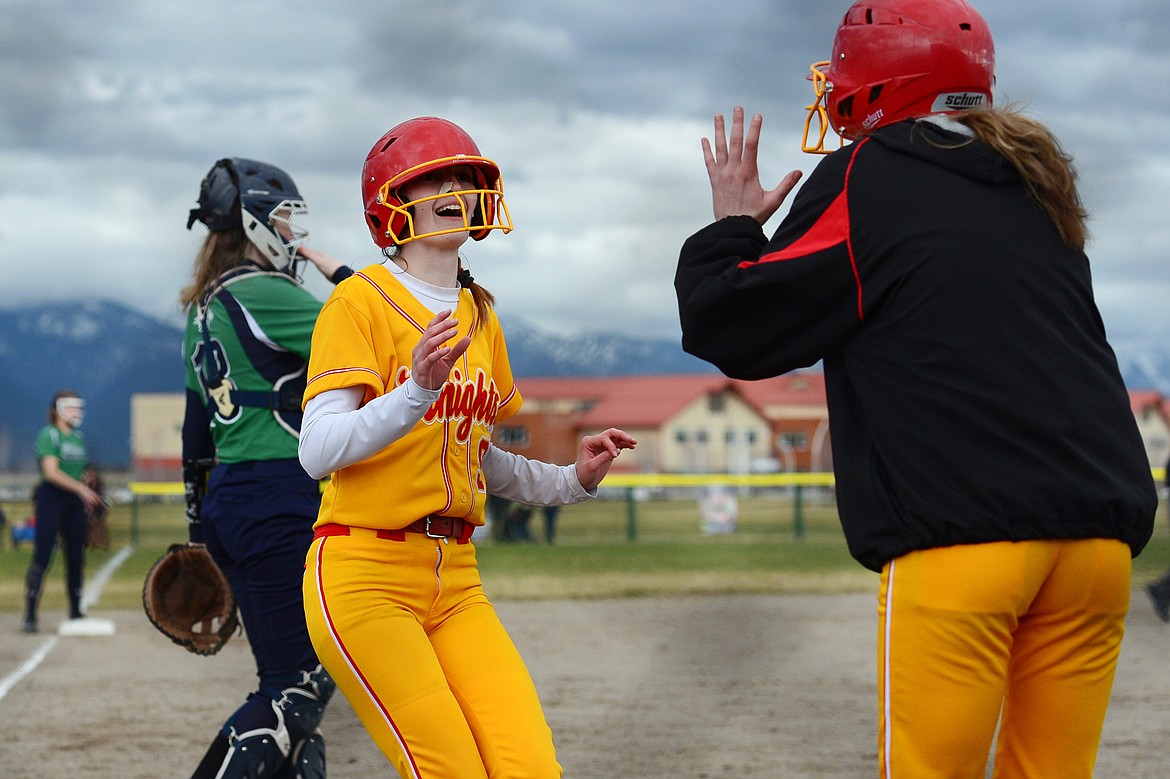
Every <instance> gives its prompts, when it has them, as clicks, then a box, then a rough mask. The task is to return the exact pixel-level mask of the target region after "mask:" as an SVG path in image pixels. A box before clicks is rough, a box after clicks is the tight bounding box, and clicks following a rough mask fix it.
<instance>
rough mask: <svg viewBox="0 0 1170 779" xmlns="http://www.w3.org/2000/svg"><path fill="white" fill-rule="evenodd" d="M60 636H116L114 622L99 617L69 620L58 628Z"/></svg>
mask: <svg viewBox="0 0 1170 779" xmlns="http://www.w3.org/2000/svg"><path fill="white" fill-rule="evenodd" d="M57 635H59V636H112V635H114V621H113V620H110V619H99V618H98V617H82V618H81V619H67V620H65V621H64V622H62V623H61V627H59V628H57Z"/></svg>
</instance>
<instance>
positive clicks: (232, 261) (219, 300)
mask: <svg viewBox="0 0 1170 779" xmlns="http://www.w3.org/2000/svg"><path fill="white" fill-rule="evenodd" d="M307 211H308V208H307V207H306V205H305V202H304V200H303V199H302V198H301V195H300V193H299V192H298V191H297V188H296V185H295V184H294V183H293V181H292V179H291V178H290V177H289V176H288V174H287V173H285V172H284V171H283V170H281V169H279V168H277V167H274V166H272V165H268V164H266V163H263V162H257V161H255V160H248V159H243V158H238V157H235V158H230V159H222V160H219V161H218V162H216V163H215V165H214V166H213V167H212V168H211V171H210V172H209V173H208V174H207V176H206V178H204V180H203V184H202V187H201V189H200V193H199V206H198V208H195V209H193V210H192V211H191V215H190V219H189V220H188V222H187V228H188V229H190V228H191V227H192V226H193V225H194V224H195V222H197V221H198V222H202V223H203V224H204V225H205V226H206V227H207V229H208V230H209V231H210V232H209V234H208V236H207V238H206V239H205V240H204V242H203V245H202V247H201V248H200V250H199V252H198V254H197V255H196V258H195V267H194V279H193V281H192V283H191V284H190V285H189V286H188V287H187V288H186V289H184V290H183V292H182V294H181V296H180V301H181V302H182V304H183V306H184V308H185V310H186V313H187V325H186V332H185V335H184V339H183V359H184V362H185V364H186V387H187V411H186V416H185V419H184V422H183V480H184V482H185V485H186V498H187V520H188V528H189V537H190V543H192V544H206V546H207V550H208V551H209V552H210V553H211V557H212V558H213V559H214V561H215V563H216V564H217V565H218V566H219V567H220V569H221V570H222V571H223V573H224V575H225V576H226V577H227V580H228V582H229V583H230V584H231V588H232V593H233V594H234V596H235V599H236V601H237V602H238V604H239V611H240V617H241V619H242V622H243V625H244V629H245V631H246V634H247V637H248V641H249V643H250V645H251V648H252V653H253V655H254V656H255V659H256V669H257V676H258V677H259V686H258V689H257V690H256V691H254V692H251V693H250V694H249V695H248V696H247V698H246V700H245V701H244V703H243V705H242V706H240V707H239V708H238V709H237V710H236V711H235V713H233V714H232V715H231V716H230V717H229V718H228V719H227V721H226V722H225V723H224V724H223V726H222V728H220V730H219V732H218V733H217V734H216V735H215V737H214V739H213V740H212V743H211V746H210V747H209V748H208V750H207V753H206V755H205V756H204V758H203V760H202V761H201V763H200V765H199V767H198V768H197V769H196V771H195V773H194V775H193V778H192V779H203V777H214V778H215V779H239V778H240V777H248V778H249V779H269V778H270V777H278V778H279V779H289V778H291V777H305V778H307V777H314V778H317V777H324V776H325V750H324V741H323V740H322V738H321V735H320V733H319V731H318V730H317V726H318V724H319V723H320V720H321V717H322V716H323V714H324V708H325V704H326V703H327V701H328V699H329V696H330V695H331V694H332V692H333V682H332V680H331V679H330V678H329V676H328V674H326V673H325V672H324V671H323V670H322V668H321V666H320V664H319V663H318V661H317V657H316V654H315V653H314V651H313V646H312V644H311V643H310V641H309V635H308V632H307V630H306V628H305V614H304V608H303V606H302V603H301V579H302V575H303V568H304V559H305V553H306V551H307V550H308V548H309V544H310V542H311V541H312V537H313V529H312V527H313V521H314V520H315V519H316V517H317V510H318V506H319V503H320V490H319V488H318V483H317V480H316V479H313V478H311V477H310V476H308V475H307V474H306V473H305V471H304V470H303V469H302V468H301V465H300V463H299V462H298V460H297V442H298V437H299V433H300V425H301V392H302V390H303V388H304V385H305V368H306V365H307V362H308V359H309V344H310V339H311V336H312V333H313V325H314V323H315V322H316V319H317V313H318V312H319V311H320V309H321V303H320V301H318V300H317V299H316V298H315V297H313V295H311V294H310V293H309V292H308V291H307V290H306V289H305V288H304V286H303V285H302V284H301V281H300V278H299V273H298V265H299V264H300V262H301V260H308V261H309V262H311V263H312V264H313V265H315V266H316V267H317V269H318V270H319V271H320V272H321V273H322V274H323V275H325V276H326V277H327V278H329V279H330V280H331V281H333V282H334V283H337V282H338V281H341V280H342V279H344V278H347V277H348V276H349V275H350V274H351V271H350V269H349V268H348V267H345V266H343V265H342V264H341V263H340V262H338V261H337V260H335V259H333V258H332V257H330V256H329V255H328V254H325V253H323V252H320V251H315V250H312V249H309V248H307V247H306V246H304V242H305V239H306V238H307V237H308V233H307V231H306V230H304V229H302V228H301V227H299V226H298V225H297V223H296V221H295V220H296V218H297V217H299V216H300V215H302V214H304V213H306V212H307Z"/></svg>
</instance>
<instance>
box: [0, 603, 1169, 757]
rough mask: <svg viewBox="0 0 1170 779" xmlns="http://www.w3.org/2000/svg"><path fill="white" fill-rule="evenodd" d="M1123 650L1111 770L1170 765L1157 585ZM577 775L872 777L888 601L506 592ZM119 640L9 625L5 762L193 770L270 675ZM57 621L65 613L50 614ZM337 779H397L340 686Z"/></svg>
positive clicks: (148, 632) (130, 614) (0, 752)
mask: <svg viewBox="0 0 1170 779" xmlns="http://www.w3.org/2000/svg"><path fill="white" fill-rule="evenodd" d="M1133 605H1134V608H1133V611H1132V613H1131V615H1130V618H1129V627H1128V633H1127V635H1126V639H1125V644H1124V647H1123V650H1122V658H1121V664H1120V668H1119V671H1118V676H1117V682H1116V685H1115V687H1114V695H1113V705H1112V707H1111V710H1110V713H1109V717H1108V720H1107V722H1106V726H1105V734H1104V738H1103V740H1102V746H1101V753H1100V756H1099V758H1098V767H1097V773H1096V775H1097V776H1098V777H1102V778H1104V779H1114V778H1116V779H1145V778H1147V777H1149V778H1150V779H1153V777H1165V776H1166V773H1167V768H1166V765H1167V760H1168V759H1170V672H1168V669H1167V663H1168V662H1170V651H1168V649H1170V627H1167V626H1165V625H1163V624H1162V623H1160V622H1158V621H1157V619H1156V618H1155V617H1154V615H1153V613H1152V611H1151V609H1150V608H1149V606H1148V604H1147V602H1146V599H1145V595H1144V593H1142V592H1140V591H1135V592H1134V604H1133ZM498 608H499V611H500V613H501V615H502V617H503V619H504V622H505V624H506V625H508V627H509V629H510V630H511V632H512V635H513V637H514V638H515V640H516V643H517V644H518V645H519V646H520V649H521V651H522V652H523V654H524V656H525V657H526V659H527V660H528V663H529V666H530V668H531V671H532V674H533V676H534V677H535V679H536V683H537V688H538V689H539V690H540V692H541V696H542V698H543V700H544V703H545V711H546V714H547V715H548V718H549V722H550V724H551V725H552V728H553V733H554V735H555V737H556V741H557V745H558V750H559V756H560V760H561V763H562V764H563V765H564V767H565V776H566V777H569V778H570V779H603V778H604V779H614V778H615V777H653V779H665V778H666V777H670V778H671V779H675V778H680V777H692V778H697V779H704V778H706V777H768V778H769V779H772V778H784V777H793V778H796V777H814V778H816V779H846V778H849V779H854V778H855V777H872V776H876V775H877V770H876V747H875V744H876V735H875V730H876V719H877V718H876V710H875V705H876V704H875V700H874V698H875V687H876V685H875V680H874V663H875V660H874V652H873V643H874V631H875V629H876V628H875V624H874V610H875V598H874V596H872V595H741V596H688V597H671V598H665V597H664V598H634V599H624V600H593V601H542V602H502V603H499V604H498ZM91 614H92V615H94V616H97V617H104V618H108V619H111V620H113V621H114V623H115V625H116V628H117V630H116V634H115V635H113V636H106V637H84V638H83V637H57V636H55V635H53V634H51V633H47V632H42V633H41V634H39V635H34V636H26V635H23V634H22V633H20V631H19V616H18V615H14V614H8V615H3V620H4V621H3V622H0V679H2V680H6V684H5V685H4V686H3V687H0V693H3V695H2V697H0V733H2V734H3V736H2V737H0V756H2V757H3V760H2V761H0V766H2V768H0V775H3V776H4V777H6V779H32V778H33V777H37V778H38V779H43V778H44V777H49V778H50V779H65V778H67V777H68V778H72V777H101V778H105V777H108V778H109V779H158V777H187V776H189V775H190V772H191V770H192V769H193V767H194V766H195V764H196V763H197V762H198V760H199V758H200V756H201V755H202V752H203V749H204V747H205V746H206V744H207V742H208V741H209V740H210V738H211V736H212V734H213V733H214V731H215V729H216V728H217V727H218V724H219V722H220V721H221V720H222V719H223V718H224V717H225V716H226V715H227V714H228V713H229V712H230V711H231V710H232V709H233V708H234V707H235V706H236V705H237V704H238V702H239V701H240V700H241V699H242V694H243V693H244V691H245V690H246V689H247V688H249V685H250V684H251V683H252V681H253V679H254V676H253V670H252V664H251V656H250V654H249V653H248V647H247V644H246V641H244V640H242V639H233V641H232V642H231V643H229V645H228V646H227V647H226V648H225V650H224V651H223V652H222V653H221V654H220V655H218V656H216V657H213V658H202V657H195V656H193V655H189V654H187V653H185V652H184V651H183V650H181V649H180V648H178V647H176V646H174V645H173V644H171V643H170V642H168V641H167V640H166V639H164V638H163V637H162V636H161V635H159V634H158V633H157V632H155V630H154V629H153V628H152V627H151V626H150V624H149V623H148V622H147V621H146V618H145V617H144V616H143V615H142V614H141V613H140V612H138V611H124V612H123V611H119V612H112V613H111V612H103V611H102V609H101V608H100V604H99V606H97V607H95V608H93V609H92V610H91ZM44 618H45V625H46V627H50V628H51V627H52V626H53V622H52V618H53V615H49V614H46V615H44ZM322 729H323V730H324V732H325V735H326V738H327V739H328V752H329V764H330V765H329V776H330V777H331V779H357V778H358V777H362V779H367V778H368V777H393V776H394V772H393V770H392V769H391V768H390V766H389V764H388V763H387V762H386V761H385V760H384V758H383V757H382V756H381V755H380V754H379V753H378V752H377V750H376V749H375V748H374V747H373V745H372V743H371V742H370V740H369V738H368V736H367V735H366V734H365V731H364V730H363V729H362V727H361V725H360V724H359V723H358V722H357V720H356V719H355V717H354V715H353V712H352V711H351V710H350V708H349V706H348V704H347V703H346V702H345V701H344V699H341V698H340V697H339V698H338V699H336V700H335V701H334V702H333V704H331V706H330V710H329V713H328V714H327V716H326V720H325V724H324V726H323V728H322Z"/></svg>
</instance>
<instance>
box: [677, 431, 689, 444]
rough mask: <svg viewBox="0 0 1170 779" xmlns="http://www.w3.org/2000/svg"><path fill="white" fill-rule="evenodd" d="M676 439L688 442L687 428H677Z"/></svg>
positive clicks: (679, 441)
mask: <svg viewBox="0 0 1170 779" xmlns="http://www.w3.org/2000/svg"><path fill="white" fill-rule="evenodd" d="M674 440H675V442H676V443H680V444H685V443H686V442H687V431H686V430H675V431H674Z"/></svg>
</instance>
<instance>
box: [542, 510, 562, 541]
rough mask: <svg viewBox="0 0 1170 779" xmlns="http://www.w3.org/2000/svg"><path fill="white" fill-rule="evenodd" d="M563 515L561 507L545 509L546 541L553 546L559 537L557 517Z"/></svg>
mask: <svg viewBox="0 0 1170 779" xmlns="http://www.w3.org/2000/svg"><path fill="white" fill-rule="evenodd" d="M560 513H561V507H560V506H545V507H544V540H545V543H548V544H551V543H553V541H554V540H555V539H556V535H557V515H558V514H560Z"/></svg>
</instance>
